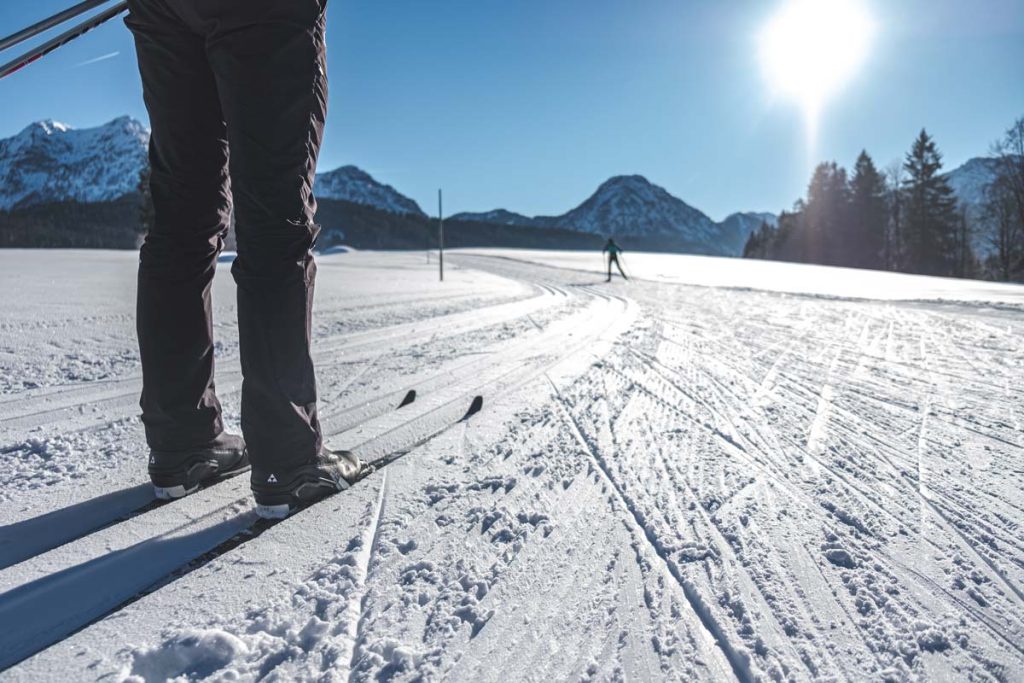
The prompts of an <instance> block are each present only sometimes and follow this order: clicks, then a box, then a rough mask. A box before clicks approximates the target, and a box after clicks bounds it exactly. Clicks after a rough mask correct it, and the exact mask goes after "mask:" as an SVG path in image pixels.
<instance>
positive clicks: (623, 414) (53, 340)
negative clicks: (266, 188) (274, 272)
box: [0, 250, 1024, 681]
mask: <svg viewBox="0 0 1024 683" xmlns="http://www.w3.org/2000/svg"><path fill="white" fill-rule="evenodd" d="M446 256H448V258H446V263H448V264H450V267H449V269H448V270H447V271H446V278H445V282H444V283H439V282H437V277H436V261H435V262H434V263H431V264H428V263H426V262H425V259H424V257H423V255H422V254H421V253H416V254H412V253H375V252H362V251H361V252H350V253H336V254H330V255H321V257H320V258H319V259H318V264H319V279H318V284H317V299H316V314H317V317H316V319H315V323H314V339H315V342H314V354H315V358H316V361H317V371H318V381H319V387H320V396H321V418H322V422H323V425H324V429H325V432H326V433H327V434H328V435H329V441H330V442H331V443H334V444H338V445H345V446H348V447H354V448H356V449H357V451H358V452H360V453H362V454H363V455H364V456H365V457H370V458H373V457H379V456H381V455H383V454H385V453H388V452H392V451H394V450H395V449H401V448H404V447H406V446H408V445H409V444H413V443H416V442H419V441H421V440H423V439H424V437H426V436H429V435H431V434H432V433H434V432H435V431H436V430H438V429H439V428H440V429H443V431H441V432H440V433H439V434H437V435H436V436H434V437H433V438H429V439H427V440H426V441H425V442H424V443H423V444H422V445H420V446H418V447H416V448H414V449H413V450H412V451H411V452H410V453H409V454H408V455H406V456H405V457H404V458H401V459H399V460H397V461H396V462H394V463H393V464H391V465H389V466H388V467H386V468H384V469H382V470H380V471H378V472H376V473H374V474H373V475H371V476H370V477H369V478H368V479H366V480H365V481H363V482H361V483H360V484H359V485H357V486H355V487H354V488H352V489H351V490H349V491H347V492H344V493H342V494H339V495H337V496H334V497H332V498H330V499H329V500H327V501H324V502H323V503H321V504H319V505H317V506H315V507H313V508H310V509H308V510H304V511H302V512H300V513H298V514H296V515H295V516H293V517H291V518H289V519H288V520H286V521H284V522H282V523H280V524H278V525H276V526H273V527H272V528H270V529H268V530H266V531H264V532H262V533H259V534H253V533H247V532H246V530H247V529H249V528H250V525H251V524H252V522H253V520H254V519H255V517H254V512H253V504H252V502H251V498H250V496H249V494H248V482H247V480H246V478H245V477H237V478H235V479H231V480H228V481H225V482H222V483H220V484H218V485H216V486H213V487H209V488H206V489H204V490H202V491H200V492H199V493H197V494H195V495H193V496H190V497H189V498H186V499H184V500H181V501H177V502H175V503H172V504H169V505H163V506H158V507H152V509H149V508H146V509H145V511H142V512H138V510H139V508H140V507H144V506H148V505H150V504H151V503H152V501H153V498H152V492H151V490H150V489H149V487H148V486H147V485H146V483H145V482H146V475H145V447H144V444H143V442H142V429H141V425H140V424H139V422H138V419H137V417H136V413H137V411H138V408H137V394H138V391H139V389H140V382H139V378H138V372H139V368H138V359H137V355H136V354H135V351H134V344H135V341H134V333H133V324H134V323H133V315H132V311H133V288H134V269H135V267H136V259H135V255H134V254H132V253H123V252H121V253H118V252H100V251H94V252H85V251H0V288H3V291H7V292H17V296H8V297H5V298H4V299H3V300H2V302H0V390H2V392H3V393H2V394H0V458H2V459H3V463H4V465H5V486H4V487H3V488H2V490H0V623H3V624H4V625H5V626H7V625H9V624H16V625H17V627H16V628H5V629H3V630H2V632H0V668H2V667H5V666H8V667H10V668H8V669H7V670H6V671H4V672H3V673H2V674H0V678H3V679H4V680H5V681H8V680H9V681H36V680H98V679H105V680H122V681H159V680H176V681H184V680H241V681H255V680H261V679H268V680H355V681H363V680H403V681H404V680H474V681H475V680H482V681H488V680H494V681H498V680H501V681H505V680H569V679H572V680H715V681H718V680H741V681H753V680H809V679H829V680H950V679H958V680H964V679H973V680H1010V681H1012V680H1020V672H1021V671H1022V670H1024V542H1022V540H1021V536H1020V529H1021V528H1022V526H1021V525H1022V523H1024V504H1022V501H1021V498H1020V491H1021V490H1022V485H1024V422H1022V406H1024V393H1022V391H1021V387H1022V386H1024V381H1022V380H1024V342H1022V341H1021V340H1022V339H1024V335H1022V333H1024V317H1022V312H1021V308H1020V306H1021V304H1022V300H1021V296H1022V292H1021V290H1022V289H1024V288H1022V287H1014V286H1011V285H1005V286H993V285H990V284H988V283H977V282H963V281H949V280H940V279H934V278H915V277H912V276H895V275H892V274H885V273H872V272H867V271H847V270H845V269H833V268H823V267H814V266H794V265H788V264H778V263H761V262H748V261H738V260H737V261H734V260H729V259H719V258H709V257H684V256H667V255H648V254H636V253H628V254H627V255H626V267H627V268H628V269H630V272H632V274H633V275H636V276H638V277H637V279H635V280H634V281H631V282H629V283H623V282H621V281H619V280H616V281H615V282H614V283H612V284H610V285H609V284H605V283H604V282H603V279H604V278H603V274H602V273H600V260H599V259H600V257H599V255H594V254H574V253H570V252H525V251H501V250H490V251H487V252H486V253H485V252H484V251H483V250H472V251H459V252H454V253H451V254H448V255H446ZM214 316H215V330H216V334H217V337H218V345H217V355H218V392H219V394H220V396H221V399H222V401H223V403H224V407H225V417H226V421H227V422H228V424H229V425H237V422H238V398H239V395H238V391H239V388H240V370H239V366H238V359H237V333H236V328H235V325H234V303H233V284H232V281H231V278H230V274H229V272H228V268H222V269H221V270H220V272H219V273H218V275H217V278H216V280H215V283H214ZM409 389H416V391H417V398H416V400H415V402H413V403H412V404H410V405H407V406H405V407H402V408H401V409H396V406H397V405H398V404H399V402H400V401H401V400H402V397H403V396H404V395H405V393H406V392H407V391H408V390H409ZM477 394H480V395H483V396H484V408H483V410H482V411H481V412H480V413H478V414H477V415H475V416H474V417H472V418H470V419H469V420H467V421H462V422H458V421H457V420H458V418H459V417H460V416H461V415H462V414H463V413H464V412H465V410H466V406H467V405H468V401H469V398H470V397H472V396H474V395H477Z"/></svg>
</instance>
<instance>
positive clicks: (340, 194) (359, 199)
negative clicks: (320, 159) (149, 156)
mask: <svg viewBox="0 0 1024 683" xmlns="http://www.w3.org/2000/svg"><path fill="white" fill-rule="evenodd" d="M313 193H314V194H315V195H316V197H317V199H337V200H342V201H346V202H352V203H353V204H363V205H366V206H372V207H374V208H377V209H380V210H382V211H389V212H391V213H397V214H413V215H416V216H425V215H426V214H425V213H423V210H422V209H420V207H419V204H417V203H416V202H414V201H413V200H411V199H409V198H408V197H406V196H405V195H403V194H401V193H400V192H398V190H396V189H395V188H393V187H391V186H390V185H385V184H383V183H379V182H377V181H376V180H374V179H373V177H371V176H370V174H369V173H367V172H366V171H363V170H361V169H359V168H356V167H355V166H342V167H341V168H336V169H334V170H333V171H327V172H326V173H319V174H317V176H316V182H315V184H314V185H313Z"/></svg>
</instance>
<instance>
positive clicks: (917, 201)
mask: <svg viewBox="0 0 1024 683" xmlns="http://www.w3.org/2000/svg"><path fill="white" fill-rule="evenodd" d="M903 167H904V168H905V169H906V171H907V178H906V180H905V181H904V190H905V192H906V205H905V207H904V209H903V211H904V219H903V224H904V239H905V246H906V255H905V258H906V267H907V269H908V270H910V271H911V272H915V273H926V274H932V275H952V274H953V273H954V272H955V271H956V265H957V264H956V244H957V239H956V235H957V204H956V197H955V196H954V195H953V188H951V187H950V186H949V182H948V181H947V180H946V178H945V177H943V176H942V175H940V173H939V171H940V170H941V169H942V155H941V154H940V153H939V150H938V148H937V147H936V146H935V141H934V140H933V139H932V138H931V136H929V135H928V133H927V132H926V131H925V130H924V129H922V130H921V134H920V135H918V137H917V139H916V140H915V141H914V145H913V147H911V149H910V152H909V153H908V154H907V157H906V160H905V162H904V164H903Z"/></svg>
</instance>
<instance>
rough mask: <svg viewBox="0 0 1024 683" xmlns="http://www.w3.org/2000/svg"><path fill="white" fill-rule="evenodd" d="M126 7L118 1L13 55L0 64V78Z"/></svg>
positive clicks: (124, 3) (64, 43)
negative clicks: (7, 60)
mask: <svg viewBox="0 0 1024 683" xmlns="http://www.w3.org/2000/svg"><path fill="white" fill-rule="evenodd" d="M89 1H90V2H92V1H93V0H89ZM83 4H84V3H83ZM126 9H128V3H127V2H119V3H118V4H116V5H114V6H113V7H111V8H109V9H107V10H105V11H103V12H100V13H99V14H97V15H96V16H94V17H90V18H88V19H86V20H85V21H83V22H82V23H80V24H77V25H75V26H73V27H71V28H70V29H68V30H67V31H65V32H64V33H61V34H60V35H59V36H56V37H54V38H51V39H50V40H48V41H46V42H45V43H43V44H42V45H40V46H38V47H35V48H33V49H31V50H29V51H28V52H26V53H25V54H23V55H21V56H20V57H15V58H14V59H13V60H11V61H9V62H7V63H6V64H4V65H3V66H0V78H6V77H7V76H10V75H11V74H12V73H14V72H15V71H18V70H19V69H21V68H23V67H26V66H28V65H29V64H31V63H32V62H34V61H36V60H37V59H39V58H40V57H43V56H45V55H48V54H50V53H51V52H53V51H54V50H56V49H57V48H59V47H61V46H62V45H66V44H68V43H70V42H71V41H72V40H74V39H75V38H77V37H78V36H80V35H83V34H85V33H88V32H89V31H90V30H92V29H94V28H96V27H97V26H99V25H100V24H102V23H104V22H107V21H109V20H110V19H113V18H114V17H116V16H117V15H118V14H121V13H122V12H124V11H125V10H126ZM69 11H70V10H69Z"/></svg>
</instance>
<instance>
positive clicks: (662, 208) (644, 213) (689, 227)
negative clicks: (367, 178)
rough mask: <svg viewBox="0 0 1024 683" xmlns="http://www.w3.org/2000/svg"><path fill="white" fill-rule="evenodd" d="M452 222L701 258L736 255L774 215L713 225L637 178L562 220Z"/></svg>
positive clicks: (737, 216) (510, 215)
mask: <svg viewBox="0 0 1024 683" xmlns="http://www.w3.org/2000/svg"><path fill="white" fill-rule="evenodd" d="M451 219H452V220H465V221H483V222H496V223H501V224H503V225H519V226H526V227H537V228H563V229H566V230H576V231H579V232H585V233H589V234H593V235H602V236H614V237H616V238H619V239H630V238H632V239H638V240H641V241H642V242H647V243H665V244H670V245H671V244H674V245H678V246H679V247H682V248H686V249H687V250H689V251H695V252H697V253H705V254H720V255H736V254H739V253H740V252H741V251H742V249H743V243H744V242H745V241H746V239H747V237H748V236H749V235H750V233H751V232H752V231H754V230H756V229H757V228H758V227H760V225H761V222H762V221H768V222H769V223H771V224H772V225H775V224H776V222H777V221H778V217H777V216H776V215H775V214H772V213H754V212H747V213H734V214H732V215H730V216H729V217H728V218H726V219H725V220H724V221H722V222H721V223H716V222H714V221H713V220H711V218H709V217H708V216H707V215H706V214H704V213H703V212H702V211H700V210H698V209H695V208H694V207H692V206H690V205H689V204H687V203H686V202H684V201H683V200H681V199H679V198H677V197H675V196H673V195H672V194H670V193H669V192H668V191H667V190H665V188H663V187H660V186H658V185H655V184H654V183H652V182H650V181H649V180H647V178H645V177H643V176H641V175H622V176H614V177H612V178H609V179H608V180H606V181H605V182H604V183H602V184H601V185H600V186H599V187H598V188H597V190H596V191H595V192H594V194H592V195H591V196H590V197H588V198H587V199H586V200H585V201H584V202H583V203H582V204H580V205H579V206H577V207H576V208H574V209H572V210H570V211H568V212H566V213H564V214H562V215H560V216H534V217H529V216H524V215H522V214H518V213H514V212H512V211H507V210H505V209H496V210H494V211H488V212H484V213H460V214H455V215H454V216H452V217H451Z"/></svg>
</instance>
